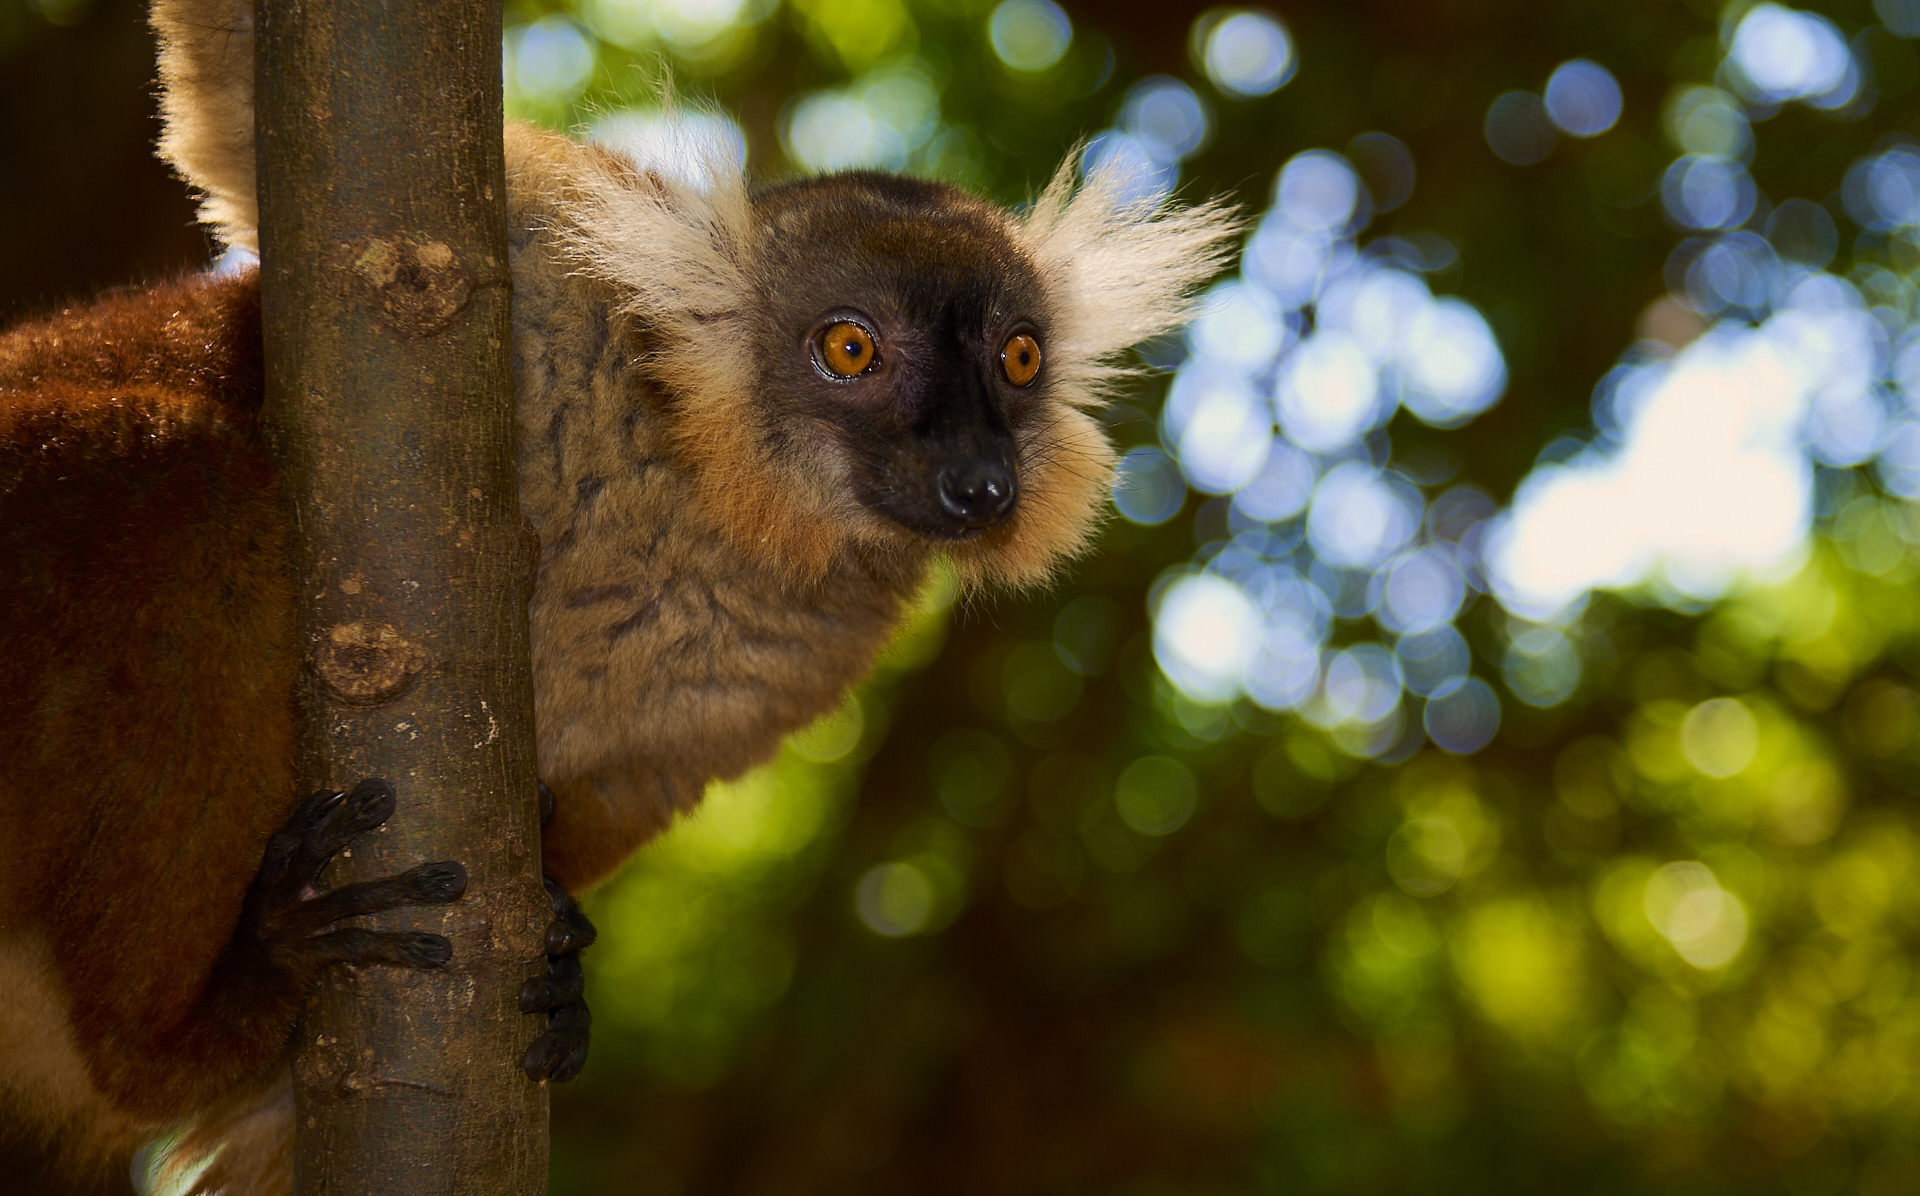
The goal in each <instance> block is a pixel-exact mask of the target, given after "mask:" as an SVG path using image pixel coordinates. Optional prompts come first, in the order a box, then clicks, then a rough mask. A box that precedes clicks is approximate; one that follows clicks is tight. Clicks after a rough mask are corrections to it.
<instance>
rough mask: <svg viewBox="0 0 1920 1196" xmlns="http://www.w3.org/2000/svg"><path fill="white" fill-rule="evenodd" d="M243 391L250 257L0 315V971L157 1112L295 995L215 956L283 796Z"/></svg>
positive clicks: (283, 748)
mask: <svg viewBox="0 0 1920 1196" xmlns="http://www.w3.org/2000/svg"><path fill="white" fill-rule="evenodd" d="M259 393H260V372H259V355H258V304H257V298H256V292H255V290H254V288H253V285H252V283H251V281H250V280H229V281H223V282H197V283H192V284H184V285H177V286H172V287H164V288H159V289H157V290H154V291H151V292H148V293H146V294H142V295H136V296H128V297H123V298H118V299H111V300H108V301H106V302H104V303H102V304H100V305H98V306H97V307H95V308H93V309H92V310H90V311H85V312H64V313H62V314H60V315H59V316H56V317H54V318H52V319H50V320H46V321H43V322H41V323H39V324H36V325H29V326H27V327H24V328H21V329H19V330H17V331H15V332H14V333H12V334H11V335H9V336H8V337H6V338H5V339H4V340H0V560H4V561H6V562H7V568H6V569H5V570H4V571H0V611H4V612H5V613H4V616H3V617H0V658H4V659H5V660H7V661H8V662H9V665H10V669H9V683H8V684H7V685H6V686H4V687H0V743H4V744H5V745H6V751H5V752H4V753H0V838H3V839H4V843H0V935H6V936H10V937H11V936H21V941H33V942H37V943H40V944H43V945H44V951H45V958H46V959H47V960H48V961H50V968H49V967H46V966H43V967H41V968H39V969H37V975H38V980H37V981H34V982H30V981H28V980H26V979H20V980H18V981H17V983H19V984H20V985H21V987H22V988H30V989H33V990H34V994H35V995H34V997H33V999H35V1000H38V999H41V998H42V997H44V995H45V994H46V992H47V989H48V988H49V986H50V985H49V982H52V983H51V988H52V990H53V992H54V993H56V994H57V997H58V999H59V1000H60V1001H62V1002H63V1003H64V1005H65V1008H66V1018H65V1025H45V1024H42V1025H40V1026H39V1027H38V1030H37V1032H36V1033H37V1039H38V1041H40V1042H41V1043H42V1044H43V1047H44V1051H45V1052H48V1053H50V1054H48V1055H47V1056H46V1057H48V1058H51V1057H52V1056H53V1055H60V1056H65V1055H67V1054H69V1053H77V1055H78V1057H79V1058H80V1059H81V1060H83V1061H84V1064H85V1074H86V1077H87V1079H88V1080H89V1081H90V1083H91V1085H92V1088H93V1089H94V1090H95V1093H96V1094H97V1096H96V1099H98V1100H100V1101H103V1102H104V1103H105V1104H106V1105H107V1106H110V1108H111V1109H112V1110H114V1111H116V1112H117V1113H118V1114H119V1115H120V1118H121V1120H122V1121H127V1122H130V1123H139V1122H144V1123H146V1124H147V1125H148V1127H149V1128H150V1127H151V1126H152V1125H154V1124H160V1123H164V1122H165V1121H167V1120H170V1119H173V1118H177V1117H178V1116H180V1115H181V1113H182V1112H184V1111H186V1110H189V1109H192V1108H195V1107H197V1106H199V1105H202V1104H205V1103H206V1102H207V1101H209V1100H211V1099H212V1098H213V1097H215V1096H217V1095H218V1094H219V1093H221V1092H223V1091H225V1090H227V1089H229V1088H231V1087H232V1086H233V1085H234V1084H235V1083H236V1082H237V1081H239V1080H240V1079H242V1078H244V1077H245V1076H247V1075H248V1074H251V1073H253V1072H255V1071H257V1070H258V1069H259V1067H260V1066H261V1063H262V1061H263V1059H265V1058H268V1057H271V1055H272V1054H273V1053H274V1052H276V1051H277V1050H279V1049H280V1046H281V1044H282V1043H284V1041H285V1039H286V1034H287V1029H288V1027H289V1026H290V1025H291V1023H292V1018H293V1015H294V1013H295V1011H296V1009H297V1007H298V1003H299V1001H300V999H301V996H302V994H301V993H299V992H284V991H275V990H273V989H272V988H261V987H258V986H255V985H252V984H250V983H249V980H250V979H251V974H250V973H246V972H244V971H240V972H235V973H232V979H233V983H232V984H222V983H220V982H219V979H218V973H219V972H220V969H219V968H218V967H217V962H218V961H219V959H220V957H221V955H222V952H223V951H224V950H225V947H226V943H227V939H228V936H229V934H230V933H231V931H232V929H233V926H234V924H235V922H236V920H237V918H238V914H239V910H240V904H241V900H242V898H243V896H244V895H245V892H246V889H247V886H248V885H249V883H250V882H251V881H252V878H253V874H254V872H255V871H256V870H257V868H258V867H259V858H260V849H261V845H262V844H263V843H264V842H265V840H266V837H267V836H268V835H269V834H271V833H272V831H274V830H275V829H277V828H278V826H279V825H280V824H281V823H282V822H284V821H285V818H286V816H287V813H288V811H289V808H290V805H291V802H292V799H293V797H294V793H293V777H292V760H293V706H292V679H293V669H294V667H295V664H296V660H297V655H296V653H295V651H294V649H293V642H292V619H291V612H292V607H291V592H290V589H289V587H288V584H287V580H286V576H285V569H284V564H283V545H284V536H285V527H284V522H283V519H282V516H281V514H280V508H279V497H278V494H277V491H276V488H275V483H274V478H273V474H272V472H271V471H270V469H269V467H268V465H267V461H266V456H265V453H264V451H263V449H262V447H261V445H260V442H259V438H258V436H257V435H256V433H255V429H254V421H253V413H254V410H255V409H256V408H257V405H258V402H259ZM189 928H191V929H189ZM9 954H10V955H11V954H12V953H9ZM17 959H18V957H17V956H15V960H16V962H15V965H14V966H15V967H16V968H17V967H19V966H20V965H19V964H18V962H17ZM49 972H50V973H51V974H49ZM210 977H212V978H213V979H210ZM22 1007H23V1006H22V1005H21V1004H20V1003H18V1002H10V1003H9V1005H8V1008H7V1010H6V1011H5V1014H0V1016H9V1017H11V1016H17V1012H18V1011H19V1010H20V1009H21V1008H22ZM9 1070H11V1068H10V1069H9ZM9 1087H11V1086H9ZM8 1095H9V1098H10V1099H12V1100H13V1101H15V1102H21V1101H25V1102H33V1103H39V1102H44V1101H45V1100H47V1099H48V1094H47V1093H46V1092H45V1091H39V1092H30V1093H22V1092H19V1091H17V1090H16V1091H14V1092H11V1093H9V1094H8ZM61 1103H63V1104H65V1105H66V1106H68V1108H67V1109H62V1110H59V1112H60V1113H62V1114H64V1115H65V1117H66V1118H70V1117H71V1116H73V1115H74V1113H73V1112H72V1110H75V1109H78V1108H79V1107H80V1106H79V1105H76V1104H75V1102H73V1101H71V1100H66V1101H62V1102H61ZM84 1103H85V1102H81V1104H84ZM48 1111H49V1112H51V1111H52V1110H48Z"/></svg>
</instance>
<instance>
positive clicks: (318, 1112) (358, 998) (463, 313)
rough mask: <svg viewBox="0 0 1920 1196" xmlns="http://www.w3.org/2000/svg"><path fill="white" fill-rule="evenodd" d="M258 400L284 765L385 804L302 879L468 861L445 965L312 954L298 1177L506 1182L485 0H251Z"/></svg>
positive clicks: (500, 685)
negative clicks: (288, 519)
mask: <svg viewBox="0 0 1920 1196" xmlns="http://www.w3.org/2000/svg"><path fill="white" fill-rule="evenodd" d="M256 6H257V29H258V54H257V60H256V61H257V71H258V74H257V84H258V87H257V113H258V115H257V120H258V147H259V148H258V152H259V166H260V214H261V288H262V303H263V306H264V319H265V339H266V360H267V376H268V388H267V407H266V418H267V424H268V428H269V435H270V437H271V441H272V445H273V449H274V452H275V454H276V457H277V459H278V461H279V463H280V466H281V469H282V473H283V477H284V479H285V484H286V489H287V494H288V501H289V503H290V504H291V506H292V508H293V511H294V515H295V520H296V527H297V529H298V533H299V536H300V542H299V543H298V544H297V545H296V546H295V549H294V555H295V560H294V571H295V576H296V577H297V578H298V579H299V580H300V581H301V583H302V595H301V598H302V612H301V619H302V623H301V629H302V633H303V636H304V641H303V642H304V643H305V645H306V649H307V652H308V657H307V662H306V663H307V665H308V667H307V669H306V670H305V672H304V674H303V681H302V688H301V703H302V709H303V717H304V720H305V727H304V733H303V734H304V738H303V744H302V775H303V777H304V778H305V780H306V781H307V783H308V785H309V787H310V788H320V787H332V788H347V787H350V786H351V785H352V784H354V783H355V782H356V781H358V780H360V779H362V778H364V777H371V776H378V777H384V778H386V779H387V780H388V781H390V782H391V783H392V784H393V787H394V789H395V790H396V791H397V792H398V794H399V808H398V810H397V812H396V813H395V814H394V816H393V818H392V820H391V821H390V822H389V824H388V825H387V826H386V827H385V828H384V829H383V830H382V831H380V832H377V833H376V834H373V835H369V836H367V837H366V838H365V839H362V840H360V841H359V842H356V843H355V845H354V848H353V850H352V853H351V858H343V859H342V860H340V861H338V862H337V863H336V864H335V866H334V869H333V871H332V872H330V874H329V877H328V880H329V883H335V884H337V883H341V882H344V881H348V880H359V879H370V878H373V877H377V876H384V875H391V874H393V873H397V872H400V871H402V870H404V869H406V868H409V867H411V866H413V865H415V864H418V863H421V862H423V861H428V860H438V859H452V860H459V861H461V862H462V863H464V864H465V865H466V867H467V870H468V874H469V884H468V888H467V892H466V895H465V897H464V898H463V899H461V900H460V901H459V902H456V903H455V904H453V905H450V906H433V907H421V908H416V909H407V910H401V911H397V912H396V913H394V914H391V915H382V917H381V924H382V925H383V926H388V927H391V928H407V929H421V930H431V931H436V932H438V933H442V934H445V935H447V936H448V937H450V938H451V939H452V941H453V950H454V958H453V962H452V964H451V965H450V967H449V968H448V969H447V970H445V971H425V972H422V971H411V970H407V969H401V968H381V967H368V968H361V969H353V970H350V969H346V968H336V969H333V970H332V971H331V972H330V974H329V975H328V976H327V978H326V980H325V981H324V982H323V984H322V985H321V987H320V989H319V990H318V991H317V992H316V993H315V995H314V997H313V998H312V1000H311V1001H310V1002H309V1004H308V1006H307V1010H306V1014H305V1016H304V1017H303V1019H302V1029H301V1033H300V1041H299V1044H298V1052H299V1053H298V1055H297V1057H296V1059H295V1064H294V1076H295V1098H296V1108H297V1139H296V1141H297V1145H296V1161H295V1175H296V1187H297V1189H298V1191H300V1192H301V1193H303V1194H304V1196H321V1194H328V1196H332V1194H338V1196H348V1194H352V1196H368V1194H372V1193H387V1192H392V1193H399V1192H403V1191H404V1192H408V1193H417V1192H446V1193H460V1194H466V1193H472V1194H474V1196H479V1194H481V1193H485V1194H487V1196H493V1194H496V1193H501V1194H516V1196H517V1194H521V1193H535V1192H539V1191H543V1190H544V1187H545V1181H546V1161H547V1147H546V1113H547V1105H546V1092H545V1090H544V1088H542V1087H540V1086H537V1085H534V1084H532V1083H529V1082H528V1081H527V1079H526V1077H525V1076H524V1075H523V1074H522V1073H521V1071H520V1067H519V1061H520V1058H521V1056H522V1055H523V1054H524V1052H525V1049H526V1046H527V1044H528V1043H529V1042H530V1041H532V1039H533V1038H534V1037H535V1036H536V1035H537V1034H538V1033H539V1032H540V1031H541V1029H543V1027H542V1026H540V1025H537V1024H536V1023H535V1019H532V1018H529V1017H526V1016H525V1015H523V1014H521V1013H520V1012H519V1009H518V1006H517V1003H516V1001H517V993H518V990H519V987H520V984H521V982H522V981H523V980H524V979H526V978H527V977H529V976H534V975H539V974H541V972H542V963H543V960H542V951H543V948H542V946H541V939H540V935H541V933H542V931H543V928H544V926H545V923H546V920H547V918H548V916H549V914H548V912H547V908H546V900H545V897H544V895H543V893H542V892H541V889H540V883H539V878H540V866H539V854H538V834H539V829H538V818H537V813H536V809H535V803H534V763H533V747H532V745H533V713H532V711H533V703H532V694H531V691H530V688H529V681H528V675H527V674H528V670H527V624H526V597H527V593H526V586H527V584H528V582H529V581H530V578H531V567H532V560H531V556H532V547H531V542H530V539H529V538H528V537H526V536H525V535H524V534H523V531H522V522H521V517H520V513H519V500H518V495H517V492H516V487H515V474H514V452H513V440H512V406H513V395H512V378H511V371H510V359H509V335H510V329H509V323H508V320H509V310H508V300H509V287H510V280H509V276H508V271H507V257H506V211H505V207H506V205H505V200H506V188H505V183H504V177H503V162H502V159H503V153H502V148H501V100H500V15H501V10H500V3H499V0H486V2H484V3H467V2H463V0H411V2H402V0H256Z"/></svg>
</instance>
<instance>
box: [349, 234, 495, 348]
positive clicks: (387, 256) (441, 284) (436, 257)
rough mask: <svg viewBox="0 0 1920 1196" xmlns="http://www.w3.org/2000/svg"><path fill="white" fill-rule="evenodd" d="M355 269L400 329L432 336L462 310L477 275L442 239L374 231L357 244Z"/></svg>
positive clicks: (392, 325)
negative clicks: (412, 239) (381, 234)
mask: <svg viewBox="0 0 1920 1196" xmlns="http://www.w3.org/2000/svg"><path fill="white" fill-rule="evenodd" d="M353 273H354V274H355V275H356V276H357V277H358V278H359V279H360V281H362V282H364V283H365V284H366V285H367V286H368V287H369V288H371V289H372V291H373V293H374V297H375V299H376V301H377V302H378V303H379V307H380V315H381V318H382V319H384V320H385V321H386V323H387V325H388V327H390V328H392V329H394V330H395V331H396V332H402V333H405V334H407V335H408V336H427V335H430V334H432V333H435V332H438V331H440V330H441V329H442V328H445V327H446V326H447V325H448V324H449V323H451V322H452V321H453V317H455V316H456V315H458V314H460V310H461V309H462V308H464V307H465V306H466V305H467V299H468V297H469V296H471V295H472V294H473V279H472V277H470V276H469V275H468V273H467V269H466V267H465V266H464V265H462V264H461V261H460V257H459V255H458V254H456V253H454V251H453V250H452V248H450V247H449V246H447V245H446V244H445V243H444V242H441V241H423V242H421V243H419V244H417V245H416V244H414V243H412V242H410V241H401V240H398V239H396V238H393V237H369V238H367V239H366V240H364V241H358V242H355V243H354V245H353Z"/></svg>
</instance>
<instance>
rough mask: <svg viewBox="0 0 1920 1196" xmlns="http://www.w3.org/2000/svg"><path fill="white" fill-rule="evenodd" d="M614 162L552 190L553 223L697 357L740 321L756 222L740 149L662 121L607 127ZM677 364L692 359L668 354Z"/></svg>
mask: <svg viewBox="0 0 1920 1196" xmlns="http://www.w3.org/2000/svg"><path fill="white" fill-rule="evenodd" d="M604 140H605V141H608V142H612V143H613V144H612V145H610V146H608V147H607V148H608V149H609V151H610V152H608V153H607V155H606V158H605V160H606V161H608V162H609V163H610V164H617V167H618V168H616V169H602V170H593V171H587V172H583V173H582V174H580V175H579V176H577V177H576V178H574V179H573V180H571V182H572V186H571V187H570V188H569V189H568V193H567V194H566V195H564V196H561V197H555V198H556V203H557V206H558V207H559V209H560V211H561V213H562V214H563V215H564V217H565V218H566V219H565V221H564V223H563V225H562V226H561V227H560V228H559V229H557V230H556V231H558V232H560V233H561V235H562V236H563V237H564V238H565V241H566V245H567V248H568V250H569V251H570V252H571V253H572V254H574V255H575V257H576V258H577V259H578V260H579V261H580V263H581V265H582V266H583V267H584V268H585V269H586V270H587V272H588V273H590V274H593V275H594V276H596V277H599V278H603V279H605V280H607V281H608V282H611V283H614V284H615V285H616V286H618V287H619V289H620V290H621V292H622V293H623V295H625V296H626V302H625V304H624V306H625V307H626V308H627V309H628V310H629V311H630V312H632V313H633V314H634V315H636V316H638V317H640V319H641V320H642V321H643V322H644V323H645V325H646V326H647V327H648V328H649V329H651V330H652V331H653V332H654V333H655V334H656V335H657V336H659V337H660V338H661V340H662V342H663V343H662V344H661V345H660V346H659V351H660V352H663V353H665V354H667V355H668V356H670V357H677V356H679V354H677V353H676V350H678V349H681V348H683V347H684V346H686V345H688V344H697V345H698V346H699V347H700V349H701V353H700V355H699V356H700V357H702V358H705V359H717V358H724V357H727V356H729V354H726V353H716V352H714V351H713V350H714V346H716V345H721V344H733V343H737V342H733V341H727V340H723V339H722V338H723V337H728V336H730V335H731V333H732V332H733V331H736V330H737V329H738V328H739V327H740V326H741V325H743V324H744V320H745V316H746V311H747V305H748V303H749V301H750V299H751V297H752V296H751V291H750V283H749V266H748V261H749V256H750V254H751V253H752V235H753V223H752V214H751V209H750V207H749V204H748V200H747V189H746V181H745V179H744V178H742V176H741V173H740V162H739V158H738V156H737V155H738V150H737V149H736V147H735V146H733V145H732V144H731V143H729V142H728V140H727V139H726V138H723V137H720V136H717V135H715V134H714V133H713V131H712V130H711V129H710V128H708V127H706V126H705V125H696V124H692V123H681V122H673V121H666V122H661V123H657V124H652V125H650V126H649V127H648V130H647V133H646V135H645V136H644V137H641V136H625V137H622V136H617V135H616V136H611V137H606V138H605V139H604ZM673 364H674V366H675V367H676V368H675V371H674V372H675V373H679V372H680V369H681V368H685V367H688V366H695V367H696V369H697V363H696V362H692V361H675V362H674V363H673Z"/></svg>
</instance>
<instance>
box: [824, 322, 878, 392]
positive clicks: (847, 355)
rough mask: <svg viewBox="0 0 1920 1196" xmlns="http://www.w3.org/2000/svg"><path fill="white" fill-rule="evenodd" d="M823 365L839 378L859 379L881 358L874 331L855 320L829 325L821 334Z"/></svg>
mask: <svg viewBox="0 0 1920 1196" xmlns="http://www.w3.org/2000/svg"><path fill="white" fill-rule="evenodd" d="M819 349H820V364H821V365H823V366H825V367H827V372H828V373H830V374H832V375H833V376H834V377H836V378H855V377H858V376H859V375H861V374H864V373H866V372H867V371H868V370H870V369H872V368H873V363H874V362H875V361H876V360H877V359H878V358H879V356H880V354H879V351H878V350H877V349H876V348H875V347H874V343H873V334H872V333H870V332H868V331H867V330H866V329H864V328H862V327H860V325H858V324H855V323H854V322H853V321H851V320H842V321H840V322H839V323H838V324H831V325H828V327H827V330H826V331H825V332H823V333H821V334H820V345H819Z"/></svg>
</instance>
